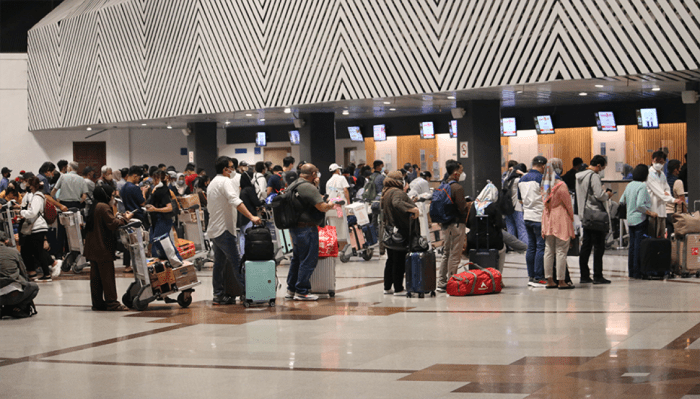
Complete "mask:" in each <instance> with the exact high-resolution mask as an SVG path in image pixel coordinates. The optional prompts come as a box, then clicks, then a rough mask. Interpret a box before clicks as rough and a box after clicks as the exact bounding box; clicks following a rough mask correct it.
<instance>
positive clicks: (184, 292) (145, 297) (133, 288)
mask: <svg viewBox="0 0 700 399" xmlns="http://www.w3.org/2000/svg"><path fill="white" fill-rule="evenodd" d="M119 233H120V239H121V241H122V244H124V247H125V248H127V249H128V251H129V252H130V253H131V261H132V262H133V265H134V266H133V267H134V280H135V281H134V282H133V283H131V284H130V285H129V288H128V289H127V290H126V292H125V293H124V295H123V296H122V303H123V304H124V305H126V306H127V307H129V308H132V309H136V310H139V311H142V310H146V308H147V307H148V304H149V303H151V302H153V301H155V300H159V301H166V298H167V296H168V295H172V294H174V293H176V292H180V295H178V296H177V303H178V304H179V305H180V306H181V307H183V308H186V307H188V306H190V304H191V303H192V292H194V289H193V288H194V287H195V286H197V285H199V284H201V282H200V281H198V280H196V281H195V282H193V283H190V284H187V285H185V286H182V287H177V286H176V285H173V286H172V288H174V289H173V290H172V291H169V292H164V293H157V292H154V291H153V288H152V286H151V278H150V273H149V272H148V259H147V258H146V248H147V247H148V240H144V231H143V225H142V224H141V222H140V221H138V220H135V221H132V222H131V223H129V224H127V225H126V226H122V227H120V228H119ZM167 299H170V298H167ZM166 303H168V301H166Z"/></svg>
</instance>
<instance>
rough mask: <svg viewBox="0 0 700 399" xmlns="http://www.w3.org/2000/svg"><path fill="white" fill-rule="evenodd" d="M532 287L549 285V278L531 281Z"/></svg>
mask: <svg viewBox="0 0 700 399" xmlns="http://www.w3.org/2000/svg"><path fill="white" fill-rule="evenodd" d="M529 284H530V285H531V286H532V287H535V288H542V287H546V286H547V280H535V281H533V282H532V283H529Z"/></svg>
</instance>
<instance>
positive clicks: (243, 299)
mask: <svg viewBox="0 0 700 399" xmlns="http://www.w3.org/2000/svg"><path fill="white" fill-rule="evenodd" d="M241 302H243V307H244V308H249V307H250V302H248V301H247V300H246V299H245V297H244V296H242V297H241Z"/></svg>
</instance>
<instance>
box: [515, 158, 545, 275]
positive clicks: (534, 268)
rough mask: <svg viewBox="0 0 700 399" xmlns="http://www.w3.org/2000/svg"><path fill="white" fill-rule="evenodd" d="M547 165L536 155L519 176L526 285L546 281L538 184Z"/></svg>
mask: <svg viewBox="0 0 700 399" xmlns="http://www.w3.org/2000/svg"><path fill="white" fill-rule="evenodd" d="M545 165H547V158H545V157H543V156H541V155H538V156H536V157H535V158H534V159H533V160H532V169H531V170H530V171H529V172H527V174H525V175H524V176H523V177H521V178H520V182H519V183H518V198H519V199H520V201H521V202H522V204H523V219H525V230H526V231H527V239H528V241H527V255H526V256H525V262H526V263H527V275H528V277H529V278H530V280H529V281H528V285H529V286H531V287H544V286H546V285H547V281H546V280H545V279H544V247H545V240H544V238H543V237H542V211H543V209H544V204H543V202H542V194H541V191H540V185H541V183H542V173H543V172H544V167H545Z"/></svg>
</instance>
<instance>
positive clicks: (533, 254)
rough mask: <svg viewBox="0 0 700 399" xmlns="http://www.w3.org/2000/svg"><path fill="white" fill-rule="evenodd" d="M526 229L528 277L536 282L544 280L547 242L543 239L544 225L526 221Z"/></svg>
mask: <svg viewBox="0 0 700 399" xmlns="http://www.w3.org/2000/svg"><path fill="white" fill-rule="evenodd" d="M525 229H526V230H527V238H528V242H527V255H525V261H526V262H527V275H528V277H531V278H534V279H535V280H542V279H544V246H545V241H544V238H543V237H542V223H540V222H533V221H530V220H526V221H525Z"/></svg>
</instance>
